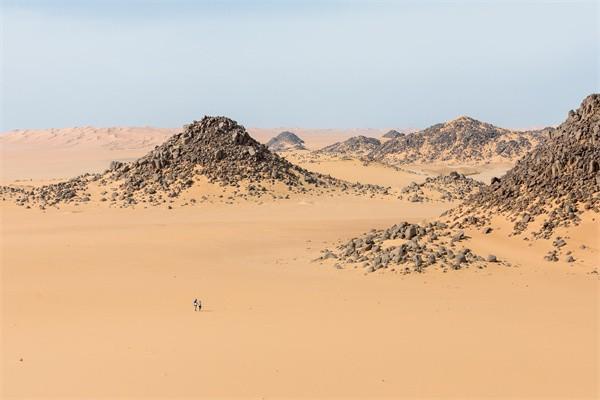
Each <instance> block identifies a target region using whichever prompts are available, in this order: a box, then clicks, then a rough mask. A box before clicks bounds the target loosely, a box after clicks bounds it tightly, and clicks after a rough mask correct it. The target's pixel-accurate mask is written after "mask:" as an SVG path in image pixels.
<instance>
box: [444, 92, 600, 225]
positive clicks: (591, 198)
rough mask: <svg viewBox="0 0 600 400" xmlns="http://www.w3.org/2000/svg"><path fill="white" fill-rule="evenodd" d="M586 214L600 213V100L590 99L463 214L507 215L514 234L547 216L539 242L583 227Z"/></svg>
mask: <svg viewBox="0 0 600 400" xmlns="http://www.w3.org/2000/svg"><path fill="white" fill-rule="evenodd" d="M584 210H593V211H595V212H599V211H600V95H599V94H593V95H590V96H588V97H587V98H586V99H585V100H584V101H583V102H582V103H581V106H580V107H579V109H578V110H577V111H572V110H571V111H570V112H569V114H568V117H567V120H566V121H565V122H563V123H562V124H561V125H560V126H559V127H558V128H556V129H555V130H553V131H552V132H551V133H550V136H549V137H548V138H547V140H545V141H544V142H543V143H542V144H540V145H539V146H538V147H537V148H536V149H534V150H533V151H531V152H530V153H528V154H527V155H525V156H524V157H523V158H521V159H520V160H519V161H518V162H517V163H516V165H515V166H514V168H512V169H511V170H509V171H508V172H507V173H506V175H504V176H503V177H501V178H494V179H493V180H492V184H491V185H490V186H488V187H486V188H485V190H483V191H481V192H480V193H478V194H476V195H474V196H473V197H471V198H470V199H469V200H468V201H467V202H466V204H465V205H464V206H462V207H460V208H459V209H457V210H456V211H455V213H459V214H463V215H464V214H475V213H481V214H482V215H490V213H491V212H500V213H503V214H506V215H508V216H510V217H511V218H513V219H514V220H515V226H514V230H515V233H519V232H521V231H523V230H524V229H525V228H526V227H527V226H528V225H529V224H530V223H531V222H532V221H534V220H535V219H536V218H537V216H543V218H544V220H543V222H542V224H541V228H540V230H539V232H537V236H541V237H550V235H551V233H552V231H553V230H554V228H556V227H557V226H568V225H570V224H572V223H578V221H579V215H580V214H581V212H583V211H584Z"/></svg>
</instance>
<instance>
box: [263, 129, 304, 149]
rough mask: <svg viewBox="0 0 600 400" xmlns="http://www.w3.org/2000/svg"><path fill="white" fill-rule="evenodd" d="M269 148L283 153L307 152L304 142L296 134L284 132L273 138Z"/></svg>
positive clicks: (268, 144)
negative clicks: (292, 151) (291, 151)
mask: <svg viewBox="0 0 600 400" xmlns="http://www.w3.org/2000/svg"><path fill="white" fill-rule="evenodd" d="M267 148H268V149H269V150H271V151H275V152H281V151H290V150H306V147H304V140H302V139H300V138H299V137H298V136H297V135H296V134H295V133H293V132H289V131H284V132H281V133H280V134H279V135H277V136H275V137H273V138H271V139H270V140H269V141H268V142H267Z"/></svg>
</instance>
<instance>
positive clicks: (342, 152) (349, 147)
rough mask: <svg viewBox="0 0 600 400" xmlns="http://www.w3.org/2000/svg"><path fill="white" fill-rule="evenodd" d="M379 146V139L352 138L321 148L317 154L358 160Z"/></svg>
mask: <svg viewBox="0 0 600 400" xmlns="http://www.w3.org/2000/svg"><path fill="white" fill-rule="evenodd" d="M380 145H381V142H380V141H379V139H376V138H372V137H366V136H353V137H351V138H349V139H347V140H345V141H343V142H337V143H334V144H331V145H329V146H326V147H323V148H322V149H321V150H319V151H318V152H319V153H321V154H328V155H337V156H346V157H356V158H360V157H363V156H365V155H367V154H369V153H371V152H372V151H374V150H375V149H377V148H378V147H379V146H380Z"/></svg>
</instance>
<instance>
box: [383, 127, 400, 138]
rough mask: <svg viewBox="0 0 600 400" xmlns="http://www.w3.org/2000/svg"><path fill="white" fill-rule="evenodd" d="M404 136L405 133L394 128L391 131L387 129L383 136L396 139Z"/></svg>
mask: <svg viewBox="0 0 600 400" xmlns="http://www.w3.org/2000/svg"><path fill="white" fill-rule="evenodd" d="M401 136H404V133H401V132H398V131H397V130H395V129H392V130H390V131H387V132H386V133H385V134H384V135H383V136H382V138H384V139H396V138H398V137H401Z"/></svg>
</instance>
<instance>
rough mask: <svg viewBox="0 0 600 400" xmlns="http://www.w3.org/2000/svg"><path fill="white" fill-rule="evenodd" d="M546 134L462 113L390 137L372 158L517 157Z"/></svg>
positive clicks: (404, 160) (399, 160) (449, 159)
mask: <svg viewBox="0 0 600 400" xmlns="http://www.w3.org/2000/svg"><path fill="white" fill-rule="evenodd" d="M543 136H544V133H543V132H542V131H529V132H518V131H510V130H508V129H504V128H499V127H496V126H494V125H491V124H488V123H485V122H481V121H477V120H476V119H473V118H470V117H466V116H462V117H459V118H456V119H454V120H451V121H448V122H445V123H440V124H436V125H433V126H431V127H429V128H427V129H424V130H422V131H419V132H416V133H412V134H408V135H403V136H398V137H396V138H393V139H390V140H388V141H387V142H385V143H383V144H382V145H381V146H379V147H377V148H375V149H374V150H373V151H372V152H371V153H369V155H368V157H369V158H371V159H374V160H378V161H384V162H388V163H392V164H398V163H415V162H435V161H444V162H452V161H457V162H465V161H467V162H474V161H477V162H479V161H488V160H492V159H504V160H513V159H516V158H518V157H521V156H523V155H524V154H525V153H526V152H528V151H529V150H531V149H532V148H533V147H535V146H536V145H537V144H538V143H539V141H540V140H541V138H542V137H543Z"/></svg>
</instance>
